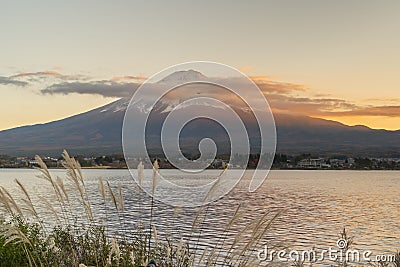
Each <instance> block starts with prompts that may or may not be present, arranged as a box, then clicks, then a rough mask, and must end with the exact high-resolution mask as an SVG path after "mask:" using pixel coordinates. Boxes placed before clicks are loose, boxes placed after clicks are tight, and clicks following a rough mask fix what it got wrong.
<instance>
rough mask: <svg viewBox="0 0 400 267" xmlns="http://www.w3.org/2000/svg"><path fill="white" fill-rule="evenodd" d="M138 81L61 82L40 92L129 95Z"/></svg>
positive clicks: (111, 95) (137, 85) (136, 86)
mask: <svg viewBox="0 0 400 267" xmlns="http://www.w3.org/2000/svg"><path fill="white" fill-rule="evenodd" d="M139 85H140V84H139V83H119V82H115V81H94V82H63V83H57V84H53V85H50V86H49V87H47V88H45V89H43V90H41V93H42V94H50V95H54V94H63V95H68V94H73V93H76V94H92V95H101V96H104V97H130V96H132V94H133V92H134V90H135V89H137V88H138V87H139Z"/></svg>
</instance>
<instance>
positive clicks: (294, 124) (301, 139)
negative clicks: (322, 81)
mask: <svg viewBox="0 0 400 267" xmlns="http://www.w3.org/2000/svg"><path fill="white" fill-rule="evenodd" d="M185 75H186V74H185ZM196 75H201V74H200V73H196ZM184 78H185V77H184ZM185 79H186V78H185ZM128 104H129V99H127V98H122V99H120V100H117V101H115V102H113V103H111V104H108V105H105V106H103V107H100V108H97V109H94V110H91V111H89V112H85V113H82V114H79V115H75V116H72V117H69V118H66V119H62V120H58V121H54V122H50V123H45V124H37V125H32V126H23V127H18V128H14V129H10V130H4V131H0V154H7V155H13V156H16V155H34V154H43V155H53V156H59V155H60V154H61V152H62V150H63V149H67V150H68V151H70V152H71V153H72V154H78V153H81V154H85V155H87V154H94V155H99V154H105V153H121V152H122V145H121V143H122V141H121V136H122V122H123V118H124V114H125V111H126V108H127V106H128ZM158 108H159V110H156V114H155V116H154V117H153V118H154V119H153V120H152V121H151V122H150V123H149V125H148V127H149V131H148V132H149V135H151V136H152V137H153V138H151V139H150V140H156V139H157V138H154V136H157V135H159V134H158V133H159V128H160V125H161V124H160V123H161V121H163V119H164V118H165V117H166V116H167V115H168V111H167V108H166V107H162V106H160V107H158ZM238 112H239V113H240V112H242V113H243V111H238ZM242 115H243V116H242V118H244V120H246V118H248V116H247V115H246V114H242ZM274 117H275V121H276V126H277V138H278V144H277V151H278V152H280V153H313V154H332V155H333V154H340V155H353V156H400V131H388V130H374V129H370V128H368V127H365V126H347V125H344V124H341V123H339V122H335V121H329V120H323V119H317V118H311V117H307V116H297V115H290V114H274ZM212 124H213V123H212V122H210V121H205V120H203V121H201V120H199V121H198V122H197V124H196V123H192V124H191V125H190V126H188V127H185V130H184V131H183V132H182V135H181V145H182V148H184V149H186V150H187V152H191V151H197V150H196V148H197V143H196V142H197V141H199V140H200V139H201V138H204V137H213V136H214V137H217V139H219V141H220V142H219V144H220V145H221V148H222V149H223V150H227V149H228V148H229V145H227V142H226V141H227V136H226V134H225V133H224V132H223V129H222V128H221V127H220V128H218V126H215V125H214V127H212V126H213V125H212ZM247 126H249V129H250V131H251V132H252V131H253V129H256V128H254V123H253V122H252V121H251V119H248V121H247ZM201 129H215V130H211V131H210V132H207V133H206V135H205V131H202V130H201ZM254 132H255V133H254ZM250 137H251V139H253V140H252V141H253V146H254V147H257V143H258V142H259V138H258V137H257V130H254V131H253V133H252V134H250ZM217 144H218V143H217ZM149 147H150V148H151V149H152V150H153V152H154V153H157V152H159V151H160V143H159V140H158V141H157V140H156V141H154V142H153V141H149Z"/></svg>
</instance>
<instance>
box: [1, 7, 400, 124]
mask: <svg viewBox="0 0 400 267" xmlns="http://www.w3.org/2000/svg"><path fill="white" fill-rule="evenodd" d="M1 4H2V8H1V10H0V29H1V31H0V34H1V38H0V91H1V100H0V103H1V105H0V130H3V129H9V128H13V127H18V126H22V125H27V124H36V123H44V122H49V121H53V120H56V119H61V118H65V117H68V116H71V115H74V114H78V113H81V112H84V111H88V110H91V109H93V108H95V107H99V106H101V105H104V104H106V103H110V102H112V101H114V100H116V99H118V97H123V96H126V95H129V93H128V92H130V91H131V90H134V88H135V87H136V86H137V85H138V84H140V83H141V82H143V81H144V79H145V78H146V77H149V76H151V75H153V74H154V73H156V72H159V71H160V70H162V69H164V68H166V67H169V66H171V65H175V64H178V63H183V62H186V61H193V60H207V61H216V62H220V63H224V64H227V65H230V66H232V67H235V68H238V69H240V70H242V71H243V72H244V73H245V74H247V75H249V76H250V77H252V79H253V80H255V81H256V83H257V84H259V85H260V86H262V87H263V92H265V95H266V96H267V99H268V100H269V101H270V104H271V106H272V108H273V109H274V110H275V111H277V112H288V113H295V114H299V115H308V116H313V117H319V118H327V119H331V120H336V121H340V122H343V123H346V124H349V125H357V124H363V125H367V126H369V127H372V128H379V129H381V128H383V129H391V130H393V129H400V78H399V74H400V50H399V49H398V48H399V47H400V2H399V1H394V0H393V1H391V0H387V1H365V0H358V1H356V0H352V1H348V0H346V1H320V0H315V1H312V0H310V1H286V0H280V1H223V0H222V1H74V0H71V1H54V0H53V1H47V0H43V1H2V2H1Z"/></svg>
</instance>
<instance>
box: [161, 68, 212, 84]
mask: <svg viewBox="0 0 400 267" xmlns="http://www.w3.org/2000/svg"><path fill="white" fill-rule="evenodd" d="M206 79H207V76H205V75H203V74H202V73H201V72H198V71H195V70H182V71H176V72H174V73H172V74H170V75H168V76H167V77H165V78H164V79H162V80H161V81H160V82H164V83H169V82H177V81H179V82H191V81H199V80H206Z"/></svg>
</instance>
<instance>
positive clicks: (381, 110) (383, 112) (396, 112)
mask: <svg viewBox="0 0 400 267" xmlns="http://www.w3.org/2000/svg"><path fill="white" fill-rule="evenodd" d="M326 115H334V116H382V117H400V106H369V107H357V108H355V109H353V110H349V111H342V112H338V111H333V112H327V113H326Z"/></svg>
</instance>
